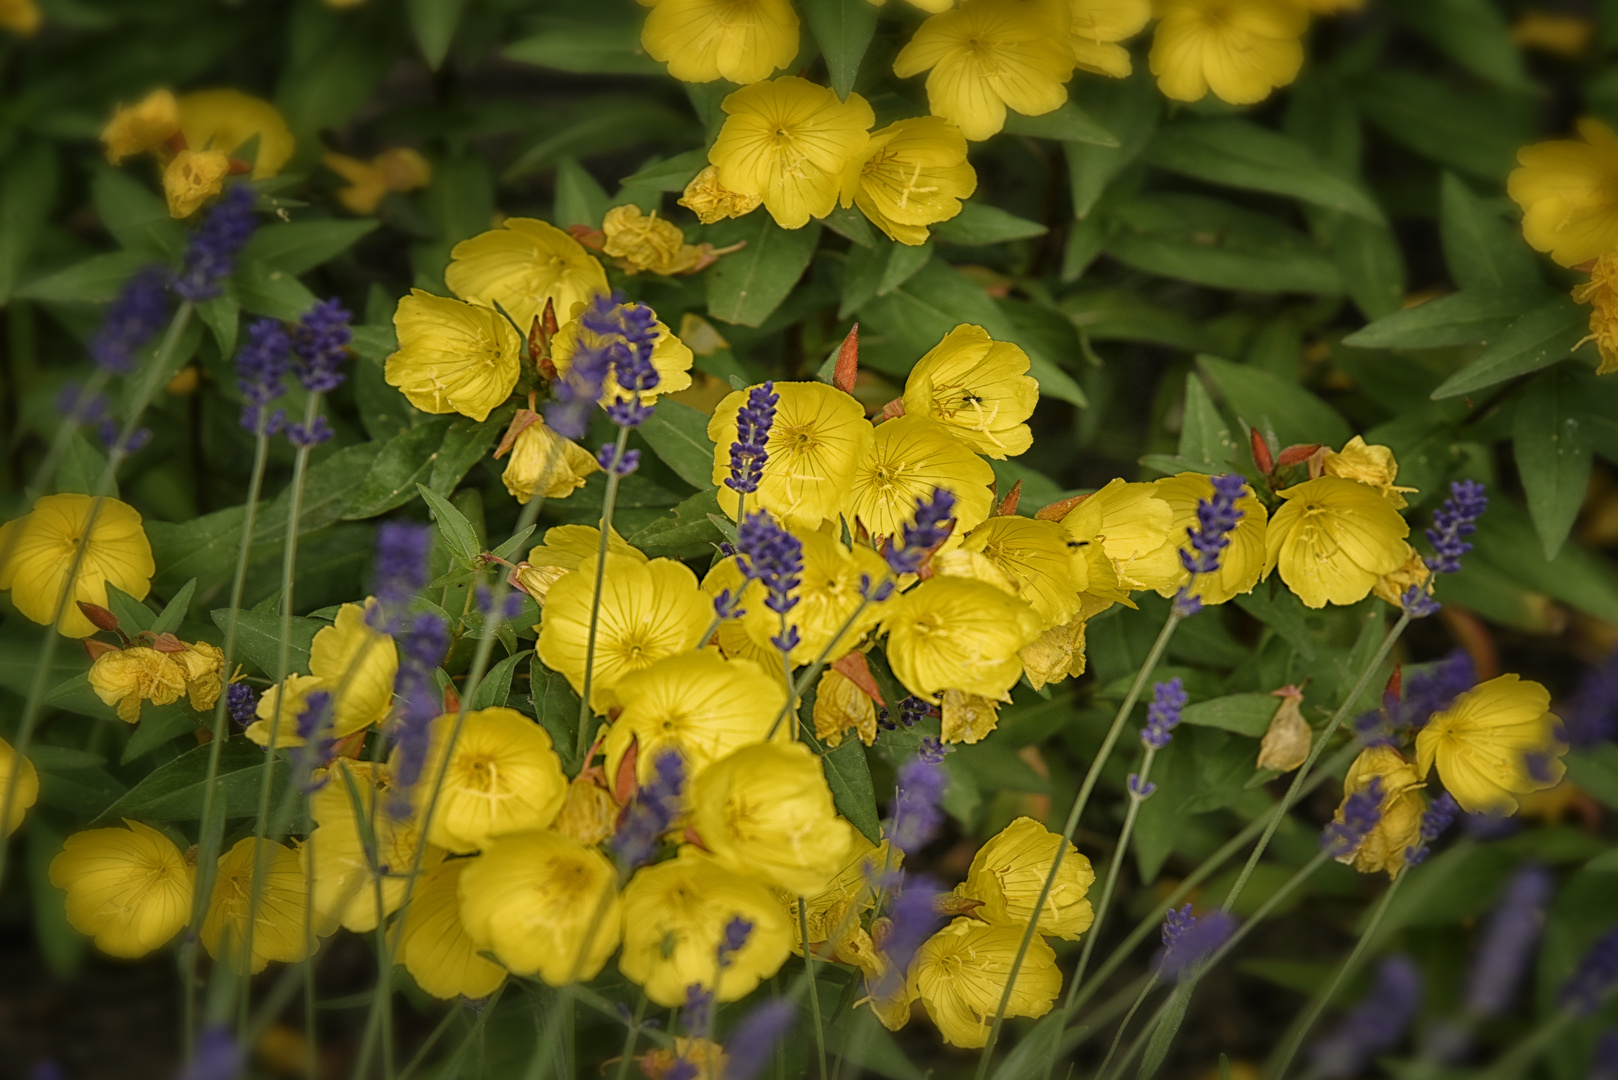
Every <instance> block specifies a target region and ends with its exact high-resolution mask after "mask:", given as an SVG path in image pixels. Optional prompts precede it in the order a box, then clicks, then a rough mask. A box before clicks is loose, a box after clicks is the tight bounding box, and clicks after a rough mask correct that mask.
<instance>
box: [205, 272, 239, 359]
mask: <svg viewBox="0 0 1618 1080" xmlns="http://www.w3.org/2000/svg"><path fill="white" fill-rule="evenodd" d="M241 312H242V304H241V301H240V300H238V299H236V288H235V286H234V285H233V284H231V283H230V282H226V283H225V291H224V292H222V293H220V294H219V295H218V296H215V297H213V298H212V299H210V300H204V301H202V302H201V303H200V304H198V305H197V318H199V319H201V320H202V321H203V323H204V324H205V325H206V326H207V327H208V329H209V330H211V331H213V339H214V342H215V344H217V345H218V346H219V355H220V356H230V355H231V354H232V353H234V352H235V351H236V330H237V324H238V323H239V322H240V321H241Z"/></svg>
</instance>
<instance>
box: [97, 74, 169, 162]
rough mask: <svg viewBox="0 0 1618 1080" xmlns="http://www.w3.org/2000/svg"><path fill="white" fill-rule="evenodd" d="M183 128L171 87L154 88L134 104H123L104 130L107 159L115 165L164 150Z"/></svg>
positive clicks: (103, 138)
mask: <svg viewBox="0 0 1618 1080" xmlns="http://www.w3.org/2000/svg"><path fill="white" fill-rule="evenodd" d="M179 130H180V110H179V106H178V105H176V104H175V101H174V95H173V94H172V93H170V92H169V91H168V90H153V91H152V92H151V93H149V94H147V95H146V96H145V97H143V98H141V99H140V100H139V101H138V102H136V103H135V104H133V105H120V106H118V108H117V109H116V110H114V112H113V114H112V119H111V120H109V121H107V126H106V127H104V128H102V129H101V141H102V142H103V143H105V144H106V146H107V160H108V161H109V162H111V163H112V164H114V165H117V164H120V163H121V162H122V161H123V160H124V159H125V158H130V157H134V156H135V155H136V154H148V153H151V152H153V151H156V150H160V149H162V148H163V147H164V146H165V145H166V144H167V143H168V141H169V140H170V139H171V138H173V137H174V135H175V134H176V133H177V132H179Z"/></svg>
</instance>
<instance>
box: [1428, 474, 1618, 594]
mask: <svg viewBox="0 0 1618 1080" xmlns="http://www.w3.org/2000/svg"><path fill="white" fill-rule="evenodd" d="M1471 539H1472V542H1473V544H1474V546H1475V550H1473V552H1472V553H1471V554H1470V555H1468V556H1467V557H1466V558H1465V559H1463V560H1461V575H1458V576H1464V575H1465V574H1466V573H1467V568H1468V567H1469V566H1470V564H1472V563H1473V562H1475V561H1482V562H1485V563H1488V564H1489V565H1490V566H1492V567H1493V568H1494V569H1496V570H1498V571H1500V572H1501V573H1503V574H1505V575H1506V576H1508V577H1510V578H1511V579H1513V580H1515V581H1517V582H1520V583H1522V584H1523V585H1526V586H1528V587H1529V588H1530V589H1533V590H1535V591H1537V592H1540V593H1544V594H1545V595H1546V596H1551V597H1554V598H1555V599H1557V600H1560V601H1562V602H1563V603H1564V604H1567V605H1568V606H1570V607H1572V608H1575V609H1577V610H1579V611H1582V612H1584V613H1585V614H1587V615H1593V616H1595V617H1596V618H1598V619H1605V620H1607V621H1608V622H1618V574H1615V573H1614V572H1613V569H1612V567H1611V566H1610V565H1609V564H1608V562H1607V560H1606V559H1604V558H1603V557H1601V556H1598V555H1595V554H1593V553H1591V552H1588V551H1585V550H1584V549H1583V548H1581V547H1579V546H1578V545H1576V544H1567V545H1564V546H1563V547H1562V550H1561V551H1560V552H1559V553H1558V554H1557V556H1556V558H1554V559H1547V558H1545V548H1544V544H1543V543H1541V541H1540V538H1539V533H1538V531H1537V530H1536V529H1535V528H1534V525H1533V521H1532V519H1531V518H1530V517H1529V516H1528V514H1526V513H1525V512H1524V511H1523V510H1522V509H1521V508H1519V507H1518V506H1517V505H1516V504H1515V503H1513V502H1511V501H1509V500H1508V499H1506V498H1504V497H1503V496H1502V497H1498V498H1492V499H1490V500H1489V512H1488V513H1486V514H1484V515H1483V517H1482V518H1480V519H1479V520H1478V531H1477V532H1476V533H1474V534H1473V535H1472V537H1471ZM1444 587H1445V586H1444V585H1443V584H1442V583H1441V584H1440V586H1439V594H1440V596H1442V595H1443V590H1444Z"/></svg>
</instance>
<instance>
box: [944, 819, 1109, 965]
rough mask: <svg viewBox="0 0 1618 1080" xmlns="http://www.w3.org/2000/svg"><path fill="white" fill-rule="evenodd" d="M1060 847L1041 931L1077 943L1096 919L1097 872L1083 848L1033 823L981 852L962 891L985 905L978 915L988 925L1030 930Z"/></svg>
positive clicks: (1022, 822) (1020, 822)
mask: <svg viewBox="0 0 1618 1080" xmlns="http://www.w3.org/2000/svg"><path fill="white" fill-rule="evenodd" d="M1058 845H1062V846H1063V848H1064V854H1063V855H1062V865H1061V867H1060V868H1058V870H1057V872H1056V881H1055V882H1053V883H1052V885H1051V892H1050V895H1049V896H1047V897H1046V898H1045V904H1044V906H1043V907H1042V908H1040V909H1039V912H1040V914H1039V927H1038V930H1039V933H1041V934H1043V935H1044V936H1046V937H1059V938H1061V939H1062V940H1064V941H1077V940H1078V938H1079V935H1080V934H1082V933H1084V932H1085V931H1086V930H1088V929H1090V923H1091V922H1093V921H1094V919H1095V915H1094V913H1093V912H1092V911H1091V910H1090V901H1089V900H1087V899H1085V897H1086V895H1087V894H1088V893H1089V891H1090V886H1091V885H1093V884H1094V883H1095V879H1096V875H1095V871H1093V870H1091V869H1090V860H1089V859H1088V858H1086V857H1085V856H1083V855H1081V854H1079V849H1078V848H1076V847H1074V846H1073V845H1072V844H1070V843H1066V842H1064V841H1063V840H1062V838H1061V836H1059V835H1058V834H1056V833H1053V832H1051V831H1050V830H1049V829H1047V828H1045V826H1043V825H1041V824H1040V823H1039V822H1037V821H1035V820H1034V819H1033V818H1028V817H1020V818H1018V819H1017V820H1016V821H1013V822H1012V823H1011V824H1010V825H1007V826H1006V827H1005V828H1004V829H1001V830H1000V832H999V833H997V834H996V835H995V836H994V837H993V839H991V840H990V841H989V842H988V843H986V844H984V845H983V846H982V847H981V848H979V849H978V853H977V855H976V856H975V857H974V858H973V859H972V868H971V869H970V870H968V871H967V874H966V882H965V883H964V884H963V885H961V886H960V888H958V889H957V890H956V892H958V893H960V894H961V895H962V896H966V897H970V898H971V899H973V900H981V901H983V906H982V907H981V908H979V909H978V910H977V911H976V912H975V914H977V915H978V916H979V917H980V918H982V919H984V920H985V921H986V922H990V923H993V924H994V925H996V926H1011V927H1015V928H1017V929H1018V930H1022V929H1025V928H1026V927H1027V926H1028V920H1029V919H1031V918H1033V916H1034V905H1035V903H1036V902H1037V901H1038V900H1039V894H1040V892H1041V891H1042V890H1043V889H1044V888H1045V879H1046V878H1047V877H1049V876H1050V872H1051V863H1053V862H1054V861H1055V860H1056V851H1057V848H1058Z"/></svg>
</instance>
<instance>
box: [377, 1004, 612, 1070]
mask: <svg viewBox="0 0 1618 1080" xmlns="http://www.w3.org/2000/svg"><path fill="white" fill-rule="evenodd" d="M499 993H500V991H499V990H496V991H495V994H496V995H498V994H499ZM489 1003H490V1004H491V1005H492V1004H493V1003H494V999H492V998H491V999H490V1002H489ZM485 1007H487V1006H485ZM460 1016H461V1007H460V1005H458V1004H456V1005H452V1006H450V1007H449V1008H448V1009H447V1010H445V1012H444V1019H442V1020H440V1021H439V1022H438V1026H437V1027H435V1028H433V1031H432V1034H430V1035H428V1036H427V1041H426V1042H424V1043H422V1044H421V1047H420V1048H419V1049H418V1050H417V1051H416V1053H415V1055H414V1056H413V1057H412V1058H411V1059H410V1060H409V1061H408V1062H407V1063H406V1064H405V1067H404V1072H402V1073H400V1074H399V1080H410V1077H411V1076H412V1075H414V1073H415V1071H416V1069H417V1068H418V1067H419V1066H420V1065H421V1063H422V1062H423V1061H425V1060H427V1055H428V1053H430V1052H431V1051H432V1048H433V1047H435V1046H437V1045H438V1040H439V1039H442V1038H443V1037H444V1035H445V1033H446V1032H448V1031H449V1028H450V1025H451V1024H453V1023H454V1022H455V1021H456V1020H458V1019H460ZM619 1080H622V1078H621V1077H620V1078H619Z"/></svg>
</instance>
